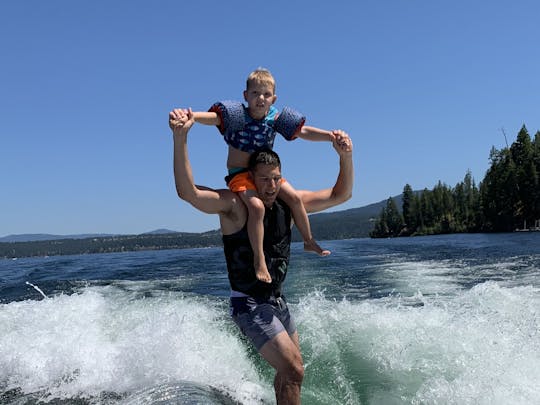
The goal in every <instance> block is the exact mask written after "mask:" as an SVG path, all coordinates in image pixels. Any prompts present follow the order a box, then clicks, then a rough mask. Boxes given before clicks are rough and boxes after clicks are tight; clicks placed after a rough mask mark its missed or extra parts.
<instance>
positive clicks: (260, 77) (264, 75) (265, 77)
mask: <svg viewBox="0 0 540 405" xmlns="http://www.w3.org/2000/svg"><path fill="white" fill-rule="evenodd" d="M255 83H260V84H264V85H269V86H272V91H273V92H274V93H275V92H276V81H275V79H274V76H272V73H270V71H269V70H268V69H265V68H262V67H260V68H257V69H255V70H254V71H253V72H251V73H250V74H249V76H248V78H247V81H246V90H248V89H249V86H250V85H252V84H255Z"/></svg>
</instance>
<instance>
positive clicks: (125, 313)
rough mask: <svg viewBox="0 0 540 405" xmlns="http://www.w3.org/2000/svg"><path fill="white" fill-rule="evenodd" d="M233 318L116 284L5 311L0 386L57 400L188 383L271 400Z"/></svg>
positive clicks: (204, 301)
mask: <svg viewBox="0 0 540 405" xmlns="http://www.w3.org/2000/svg"><path fill="white" fill-rule="evenodd" d="M225 314H226V310H225V309H224V304H223V303H222V302H219V301H216V300H213V301H212V300H210V299H209V298H201V297H188V296H185V295H184V294H181V293H174V292H163V294H162V295H161V296H153V297H146V298H144V297H142V298H141V297H140V296H139V297H137V298H134V294H133V293H130V292H129V291H127V292H126V291H123V290H120V289H116V288H111V287H93V288H87V289H84V290H83V291H82V292H81V293H79V294H73V295H60V296H56V297H52V298H48V299H44V300H41V301H22V302H12V303H9V304H4V305H0V324H1V325H2V328H1V329H0V387H2V388H3V389H5V390H8V389H15V388H19V389H21V390H22V392H23V393H32V392H39V391H42V392H46V396H47V397H48V398H49V399H50V398H74V397H92V396H98V395H99V394H100V393H102V392H105V391H106V392H116V393H129V392H134V391H136V390H140V389H141V388H144V387H150V386H156V385H159V384H162V383H168V382H175V381H184V380H185V381H193V382H195V383H199V384H203V385H206V386H213V387H216V388H218V389H220V390H222V391H224V392H227V393H228V394H229V395H231V396H232V397H233V398H234V399H236V400H238V401H241V402H242V403H246V404H249V403H253V404H257V403H260V402H261V401H262V400H263V399H264V400H267V399H268V398H271V397H272V391H271V386H270V385H269V384H268V382H263V381H261V379H260V377H259V375H258V372H257V370H256V368H255V366H254V365H253V362H252V361H251V360H250V358H249V356H248V353H247V352H246V346H245V345H244V344H243V343H242V342H241V341H240V340H239V338H238V335H237V333H236V330H235V329H233V327H232V326H231V323H230V321H228V319H227V317H226V315H225Z"/></svg>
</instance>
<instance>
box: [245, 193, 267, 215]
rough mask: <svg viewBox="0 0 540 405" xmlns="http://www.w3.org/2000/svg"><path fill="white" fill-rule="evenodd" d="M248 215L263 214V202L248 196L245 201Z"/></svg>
mask: <svg viewBox="0 0 540 405" xmlns="http://www.w3.org/2000/svg"><path fill="white" fill-rule="evenodd" d="M247 207H248V212H249V215H256V216H258V217H261V216H264V212H265V208H264V203H263V202H262V201H261V200H259V199H258V198H250V199H249V200H248V203H247Z"/></svg>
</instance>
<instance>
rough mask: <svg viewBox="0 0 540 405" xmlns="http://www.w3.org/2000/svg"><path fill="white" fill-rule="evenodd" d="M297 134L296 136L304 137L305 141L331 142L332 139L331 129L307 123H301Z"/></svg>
mask: <svg viewBox="0 0 540 405" xmlns="http://www.w3.org/2000/svg"><path fill="white" fill-rule="evenodd" d="M297 136H298V138H302V139H305V140H306V141H327V142H332V141H333V140H334V135H333V133H332V131H327V130H325V129H320V128H315V127H310V126H308V125H303V126H302V128H301V129H300V131H299V132H298V133H297Z"/></svg>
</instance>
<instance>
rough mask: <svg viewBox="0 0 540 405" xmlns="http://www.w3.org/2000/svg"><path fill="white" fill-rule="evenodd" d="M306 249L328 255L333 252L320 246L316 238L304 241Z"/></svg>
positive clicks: (320, 254)
mask: <svg viewBox="0 0 540 405" xmlns="http://www.w3.org/2000/svg"><path fill="white" fill-rule="evenodd" d="M304 250H305V251H306V252H313V253H317V254H318V255H319V256H328V255H329V254H330V253H331V252H330V251H329V250H326V249H323V248H322V247H320V246H319V244H318V243H317V242H316V241H315V239H310V240H308V241H304Z"/></svg>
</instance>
